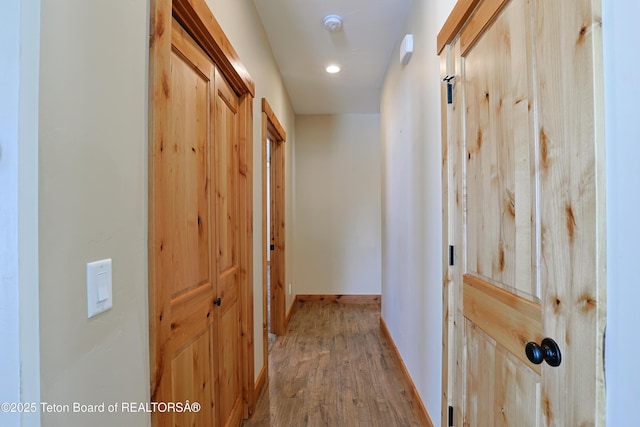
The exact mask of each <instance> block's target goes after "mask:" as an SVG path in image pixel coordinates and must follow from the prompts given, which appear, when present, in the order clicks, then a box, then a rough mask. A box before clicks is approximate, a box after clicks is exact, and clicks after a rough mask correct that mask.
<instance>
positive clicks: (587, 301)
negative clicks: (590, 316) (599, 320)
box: [580, 295, 598, 313]
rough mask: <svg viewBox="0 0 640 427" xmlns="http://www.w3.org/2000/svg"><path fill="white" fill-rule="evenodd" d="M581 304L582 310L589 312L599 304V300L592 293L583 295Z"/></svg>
mask: <svg viewBox="0 0 640 427" xmlns="http://www.w3.org/2000/svg"><path fill="white" fill-rule="evenodd" d="M580 305H581V306H582V311H583V312H584V313H587V312H590V311H593V310H594V309H595V308H596V307H597V306H598V302H597V301H596V299H595V298H593V297H592V296H591V295H583V296H582V297H581V298H580Z"/></svg>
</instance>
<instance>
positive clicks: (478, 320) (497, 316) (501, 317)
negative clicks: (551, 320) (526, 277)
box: [463, 275, 543, 375]
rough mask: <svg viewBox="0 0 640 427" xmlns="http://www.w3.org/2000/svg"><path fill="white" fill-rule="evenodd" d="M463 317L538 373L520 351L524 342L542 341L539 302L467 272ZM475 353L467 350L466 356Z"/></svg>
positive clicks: (538, 369) (539, 370) (538, 370)
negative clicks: (529, 299)
mask: <svg viewBox="0 0 640 427" xmlns="http://www.w3.org/2000/svg"><path fill="white" fill-rule="evenodd" d="M463 299H464V316H465V317H466V318H467V319H469V321H470V322H471V323H473V324H474V325H477V326H478V327H479V328H481V329H482V330H484V331H485V333H486V334H487V335H489V336H491V337H492V338H493V339H494V340H496V341H497V342H498V343H499V344H500V345H502V347H504V349H505V350H508V351H510V352H511V353H513V355H514V356H515V357H516V358H518V359H520V361H521V362H522V363H524V364H525V365H528V366H529V368H530V369H532V370H533V371H534V372H535V373H537V374H538V375H539V374H540V372H541V367H540V365H534V364H532V363H531V362H529V360H528V359H527V357H526V355H525V352H524V351H523V349H524V347H525V346H526V344H527V342H529V341H536V342H541V341H542V338H543V337H542V335H541V331H542V312H541V309H540V304H536V303H532V302H531V301H528V300H527V299H525V298H522V297H520V296H518V295H515V294H513V293H511V292H507V291H505V290H503V289H500V288H499V287H497V286H493V285H492V284H490V283H487V282H485V281H483V280H481V279H478V278H476V277H474V276H471V275H465V276H464V289H463ZM476 356H477V355H475V354H473V353H470V357H476Z"/></svg>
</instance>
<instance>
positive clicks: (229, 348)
mask: <svg viewBox="0 0 640 427" xmlns="http://www.w3.org/2000/svg"><path fill="white" fill-rule="evenodd" d="M214 103H215V122H214V127H215V129H216V130H215V133H214V135H215V136H214V138H215V141H214V159H215V163H214V165H213V176H214V188H215V192H214V194H213V198H212V201H213V203H214V204H215V222H216V227H215V228H216V245H215V250H216V257H215V259H216V264H215V276H216V281H217V284H218V286H217V298H216V300H215V301H216V305H218V308H217V310H216V331H217V342H218V343H219V345H218V346H217V347H216V349H215V351H216V356H217V364H216V384H217V389H218V396H219V405H218V411H219V420H220V425H239V423H240V421H241V418H242V358H241V357H240V355H241V348H240V346H241V334H242V330H241V327H240V313H241V304H240V266H239V245H240V227H239V225H240V212H239V208H240V204H239V202H240V200H239V194H240V191H239V188H238V184H239V177H240V165H239V161H238V131H239V128H238V126H239V121H238V96H237V95H236V93H235V92H234V91H233V89H232V88H231V86H230V85H229V84H228V83H227V81H226V80H225V79H224V77H223V76H222V75H221V74H220V72H219V71H217V70H216V73H215V95H214Z"/></svg>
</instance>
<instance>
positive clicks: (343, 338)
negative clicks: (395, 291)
mask: <svg viewBox="0 0 640 427" xmlns="http://www.w3.org/2000/svg"><path fill="white" fill-rule="evenodd" d="M294 310H295V311H294V313H293V315H292V317H291V321H290V323H289V331H288V333H287V335H285V336H281V337H278V339H277V341H276V343H275V345H274V346H273V350H272V351H271V354H270V355H269V377H270V382H269V384H268V385H267V387H265V390H264V391H263V393H262V395H261V396H260V398H259V400H258V404H257V407H256V412H255V414H254V415H253V417H252V418H251V419H250V420H248V421H245V423H244V426H247V427H248V426H261V427H266V426H271V427H289V426H331V427H342V426H349V427H351V426H368V427H369V426H371V427H375V426H380V427H390V426H422V425H426V423H427V422H426V420H424V421H423V420H421V418H420V416H421V415H420V413H419V411H418V410H417V407H416V404H415V403H414V402H412V401H411V397H410V396H411V394H410V391H409V390H410V388H409V387H410V385H409V384H407V383H406V381H405V380H404V378H403V376H402V375H403V374H402V368H401V366H400V364H399V363H398V361H397V360H396V359H395V357H394V355H393V350H392V349H391V348H390V346H389V344H388V343H387V341H386V340H385V338H384V336H383V335H382V334H381V332H380V306H379V305H377V304H366V305H364V304H363V305H356V304H322V303H300V302H296V306H295V308H294ZM435 387H439V385H437V384H436V385H435Z"/></svg>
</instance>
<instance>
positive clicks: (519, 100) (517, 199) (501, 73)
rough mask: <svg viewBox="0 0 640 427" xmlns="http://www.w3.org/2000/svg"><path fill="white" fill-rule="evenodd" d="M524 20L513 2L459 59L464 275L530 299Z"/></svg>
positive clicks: (519, 1)
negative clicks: (463, 150)
mask: <svg viewBox="0 0 640 427" xmlns="http://www.w3.org/2000/svg"><path fill="white" fill-rule="evenodd" d="M530 15H531V14H530V12H529V5H528V3H527V1H525V0H513V1H512V2H511V3H510V4H509V5H508V6H507V7H506V9H505V10H504V11H503V13H502V14H501V15H500V17H498V19H497V20H496V22H495V23H493V24H492V25H491V26H490V27H489V28H488V29H487V30H486V32H485V33H484V35H483V36H482V38H481V39H480V40H479V41H478V42H477V44H476V45H475V46H474V47H473V48H472V49H471V50H470V51H469V53H468V54H467V56H466V57H465V58H464V67H465V68H464V70H465V71H464V73H465V74H464V89H465V98H466V99H465V107H466V109H465V111H466V115H465V117H466V120H467V122H466V123H467V124H466V141H467V143H466V144H467V156H466V157H467V175H466V176H467V180H466V185H467V218H466V221H467V227H466V230H467V239H466V240H467V246H466V247H467V257H466V259H467V268H466V272H467V273H470V274H476V275H478V276H480V277H484V278H486V279H488V280H489V281H491V282H492V283H494V284H496V285H497V286H500V287H503V288H504V289H508V290H511V291H513V292H517V293H519V294H520V295H523V296H525V297H528V298H530V299H531V300H532V301H536V300H539V291H538V289H537V285H536V282H535V276H534V275H533V274H532V267H534V266H535V263H536V257H535V253H533V254H532V249H533V250H535V248H536V243H535V242H536V237H535V234H534V233H535V228H534V227H533V221H535V209H532V201H535V193H534V184H535V183H534V182H532V174H531V172H532V171H533V169H534V166H533V163H532V159H531V156H530V153H531V152H532V151H533V149H532V145H533V144H532V141H533V132H531V130H530V129H531V126H530V124H531V122H532V114H533V113H532V111H530V108H529V107H530V103H532V102H533V95H532V94H531V90H530V88H531V83H530V79H531V75H530V72H529V71H528V70H529V68H530V67H531V58H530V51H531V49H530V48H529V44H530V43H529V42H528V40H529V39H528V37H527V36H526V34H527V31H526V29H527V28H528V27H529V25H528V22H529V20H530ZM489 57H490V58H491V61H487V60H486V58H489ZM532 255H533V257H532Z"/></svg>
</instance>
